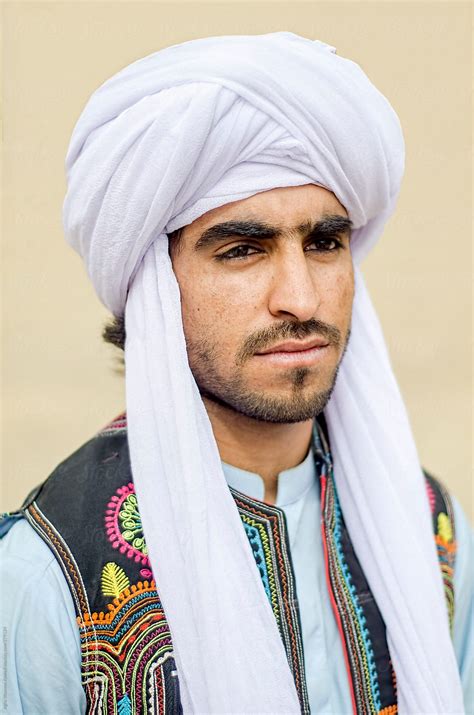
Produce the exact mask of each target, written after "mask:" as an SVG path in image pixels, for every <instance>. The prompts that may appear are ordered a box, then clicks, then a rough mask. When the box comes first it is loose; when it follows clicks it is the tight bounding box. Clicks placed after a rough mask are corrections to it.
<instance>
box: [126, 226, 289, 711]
mask: <svg viewBox="0 0 474 715" xmlns="http://www.w3.org/2000/svg"><path fill="white" fill-rule="evenodd" d="M167 247H168V241H167V239H166V236H164V237H163V240H158V241H156V242H155V243H154V244H153V246H152V247H151V248H150V250H149V251H148V252H147V254H146V256H145V258H144V260H143V261H142V263H141V266H140V269H139V276H137V279H136V280H135V281H134V283H133V285H132V286H131V289H130V293H129V296H128V301H127V310H126V329H127V340H126V363H125V364H126V390H127V412H128V417H129V420H128V423H129V428H128V438H129V445H130V456H131V464H132V472H133V475H134V482H135V489H136V493H137V499H138V504H139V509H140V514H141V517H142V521H143V526H144V531H145V533H146V535H147V544H148V546H149V550H150V561H151V565H152V569H153V573H154V576H155V578H156V581H157V587H158V590H159V594H160V598H161V600H162V603H163V607H164V610H165V613H166V617H167V620H168V623H169V625H170V631H171V637H172V639H175V641H176V642H177V643H179V649H177V650H175V658H176V661H177V667H178V672H179V682H180V694H181V698H182V703H183V708H184V712H185V713H219V714H221V713H299V712H300V706H299V701H298V696H297V693H296V689H295V685H294V682H293V679H292V675H291V671H290V669H289V667H288V661H287V658H286V654H285V650H284V647H283V643H282V640H281V637H280V634H279V632H278V627H277V623H276V619H275V617H274V615H273V612H272V609H271V606H270V603H269V601H268V599H267V596H266V593H265V590H264V588H263V586H262V582H261V578H260V575H259V572H258V569H257V566H256V564H255V559H254V557H253V554H252V551H251V548H250V545H249V542H248V539H247V536H246V534H245V531H244V528H243V525H242V522H241V519H240V516H239V513H238V510H237V508H236V505H235V502H234V500H233V498H232V495H231V493H230V491H229V488H228V485H227V482H226V481H225V477H224V475H223V472H222V466H221V462H220V458H219V453H218V451H217V446H216V442H215V439H214V436H213V433H212V429H211V425H210V422H209V418H208V416H207V413H206V410H205V408H204V405H203V402H202V400H201V397H200V395H199V392H198V390H197V387H196V385H195V382H194V379H193V376H192V374H191V371H190V370H189V368H188V362H187V354H186V346H185V341H184V334H183V329H182V321H181V315H180V297H179V289H178V285H177V283H176V278H175V275H174V273H173V270H172V268H171V262H170V259H169V256H168V250H167ZM158 277H159V280H158ZM216 505H219V508H218V509H216ZM190 682H191V683H192V687H191V688H190V687H189V683H190ZM262 682H265V684H266V686H267V687H265V688H262Z"/></svg>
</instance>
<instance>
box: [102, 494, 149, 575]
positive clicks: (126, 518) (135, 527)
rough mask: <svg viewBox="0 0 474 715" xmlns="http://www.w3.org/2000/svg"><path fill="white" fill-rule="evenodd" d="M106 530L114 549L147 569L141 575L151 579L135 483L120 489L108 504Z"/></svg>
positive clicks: (143, 569)
mask: <svg viewBox="0 0 474 715" xmlns="http://www.w3.org/2000/svg"><path fill="white" fill-rule="evenodd" d="M105 528H106V532H107V537H108V539H109V541H110V543H111V544H112V546H113V547H114V549H118V550H119V551H120V553H121V554H126V555H127V557H128V558H129V559H133V560H134V561H135V563H141V564H142V566H143V567H145V568H142V570H141V571H140V575H141V576H142V577H143V578H150V577H151V575H152V573H151V571H150V569H149V568H148V567H149V564H150V561H149V559H148V549H147V546H146V544H145V538H144V536H143V527H142V520H141V517H140V514H139V512H138V504H137V497H136V495H135V487H134V485H133V482H129V483H128V484H126V485H125V486H123V487H119V488H118V489H117V491H116V493H115V494H114V495H113V496H112V498H111V500H110V501H109V503H108V504H107V511H106V514H105Z"/></svg>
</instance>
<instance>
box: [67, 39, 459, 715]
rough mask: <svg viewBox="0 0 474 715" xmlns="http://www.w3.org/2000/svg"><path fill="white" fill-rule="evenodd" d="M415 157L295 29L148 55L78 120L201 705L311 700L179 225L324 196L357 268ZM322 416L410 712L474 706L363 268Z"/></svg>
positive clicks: (145, 461)
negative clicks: (322, 192) (212, 363)
mask: <svg viewBox="0 0 474 715" xmlns="http://www.w3.org/2000/svg"><path fill="white" fill-rule="evenodd" d="M403 166H404V146H403V137H402V133H401V129H400V126H399V122H398V119H397V116H396V114H395V112H394V111H393V109H392V108H391V106H390V104H389V103H388V101H387V100H386V99H385V98H384V97H383V96H382V95H381V94H380V93H379V92H378V90H377V89H376V88H375V87H374V86H373V85H372V84H371V83H370V81H369V80H368V79H367V77H366V76H365V74H364V73H363V72H362V70H361V69H360V68H359V67H358V66H357V65H356V64H354V63H353V62H350V61H349V60H346V59H344V58H341V57H338V56H337V55H336V54H335V51H334V48H331V47H329V46H328V45H325V44H324V43H321V42H318V41H314V42H313V41H311V40H308V39H305V38H302V37H298V36H297V35H294V34H292V33H286V32H279V33H272V34H268V35H260V36H229V37H217V38H206V39H202V40H194V41H191V42H186V43H183V44H181V45H176V46H173V47H170V48H167V49H165V50H162V51H160V52H157V53H155V54H153V55H150V56H148V57H145V58H144V59H142V60H139V61H137V62H135V63H133V64H132V65H130V66H129V67H126V68H125V69H123V70H122V71H121V72H119V73H118V74H117V75H115V76H114V77H112V78H111V79H110V80H108V81H107V82H106V83H105V84H104V85H102V87H100V88H99V89H98V90H97V91H96V92H95V93H94V94H93V95H92V97H91V99H90V100H89V103H88V104H87V106H86V108H85V110H84V112H83V113H82V115H81V117H80V119H79V121H78V123H77V125H76V127H75V130H74V133H73V136H72V139H71V144H70V147H69V151H68V154H67V158H66V169H67V175H68V192H67V195H66V199H65V203H64V227H65V232H66V237H67V239H68V241H69V242H70V243H71V245H72V246H73V247H74V248H75V249H76V250H77V251H78V252H79V253H80V254H81V256H82V257H83V259H84V262H85V265H86V268H87V270H88V273H89V276H90V278H91V280H92V282H93V284H94V286H95V289H96V291H97V293H98V295H99V297H100V298H101V300H102V301H103V303H104V304H105V305H106V306H107V307H108V308H109V309H110V310H111V311H112V312H113V313H114V314H116V315H119V314H123V312H124V311H125V317H126V327H127V340H126V350H125V359H126V395H127V398H126V399H127V412H128V420H129V444H130V453H131V463H132V471H133V476H134V482H135V486H136V490H137V496H138V501H139V505H140V512H141V515H142V520H143V526H144V533H145V537H146V540H147V544H148V548H149V551H150V560H151V564H152V568H153V572H154V574H155V576H156V579H157V582H158V583H159V587H160V594H161V597H162V601H163V606H164V609H165V611H166V613H167V616H168V621H169V624H170V628H171V634H172V638H173V642H174V646H175V653H176V659H177V667H178V671H179V676H180V687H181V694H182V700H183V707H184V711H185V712H198V713H256V712H259V713H295V712H299V704H298V699H297V695H296V691H295V687H294V684H293V680H292V677H291V673H290V670H289V667H288V664H287V661H286V657H285V653H284V649H283V646H282V642H281V639H280V636H279V633H278V630H277V626H276V622H275V619H274V617H273V614H272V612H271V609H270V605H269V603H268V601H267V598H266V595H265V592H264V589H263V588H262V584H261V581H260V577H259V575H258V571H257V569H256V567H255V563H254V561H253V556H252V554H251V551H250V546H249V544H248V541H247V538H246V536H245V534H244V530H243V529H242V525H241V522H240V518H239V516H238V512H237V510H236V508H235V504H234V502H233V500H232V498H231V496H230V494H229V491H228V488H227V485H226V482H225V478H224V476H223V474H222V467H221V464H220V460H219V454H218V450H217V446H216V443H215V439H214V437H213V433H212V429H211V425H210V422H209V419H208V416H207V413H206V410H205V408H204V405H203V402H202V400H201V398H200V395H199V392H198V390H197V387H196V384H195V382H194V379H193V376H192V374H191V371H190V369H189V365H188V361H187V354H186V348H185V341H184V335H183V328H182V320H181V314H180V297H179V288H178V285H177V282H176V279H175V276H174V273H173V270H172V266H171V262H170V259H169V256H168V246H167V240H166V233H168V232H170V231H172V230H174V229H176V228H178V227H180V226H183V225H185V224H188V223H190V222H191V221H193V220H194V219H195V218H197V217H199V216H201V215H202V214H203V213H205V212H207V211H209V210H210V209H212V208H215V207H217V206H221V205H223V204H226V203H228V202H231V201H235V200H237V199H241V198H245V197H247V196H251V195H252V194H255V193H257V192H259V191H265V190H269V189H273V188H276V187H278V186H296V185H303V184H308V183H314V184H318V185H321V186H324V187H326V188H328V189H329V190H331V191H333V192H334V194H335V195H336V196H337V198H338V199H339V201H340V202H341V203H342V204H343V205H344V206H345V208H346V210H347V212H348V214H349V217H350V218H351V219H352V221H353V224H354V226H355V230H354V232H353V238H352V245H353V255H354V259H355V261H356V262H357V263H358V262H359V261H360V260H361V258H362V257H363V256H364V255H365V254H366V253H367V252H368V251H369V250H370V248H371V247H372V245H373V244H374V243H375V241H376V240H377V239H378V237H379V235H380V233H381V231H382V230H383V226H384V224H385V222H386V220H387V219H388V217H389V216H390V214H391V213H392V212H393V209H394V206H395V202H396V200H397V196H398V192H399V188H400V182H401V178H402V174H403ZM325 414H326V416H327V420H328V426H329V430H330V438H331V446H332V451H333V456H334V461H335V478H336V482H337V486H338V490H339V493H340V498H341V503H342V508H343V510H344V516H345V519H346V521H347V524H348V528H349V531H350V534H351V538H352V540H353V543H354V546H355V549H356V552H357V553H358V555H359V558H360V561H361V564H362V567H363V569H364V572H365V574H366V576H367V578H368V581H369V583H370V586H371V588H372V591H373V593H374V595H375V598H376V600H377V603H378V605H379V608H380V610H381V612H382V616H383V618H384V620H385V623H386V625H387V631H388V641H389V647H390V652H391V655H392V659H393V664H394V667H395V671H396V673H397V678H398V689H399V710H400V713H402V715H403V714H404V713H443V714H445V713H461V712H462V711H463V707H462V697H461V689H460V683H459V676H458V672H457V667H456V662H455V658H454V653H453V649H452V645H451V640H450V635H449V628H448V623H447V618H446V612H445V605H444V602H443V590H442V583H441V578H440V573H439V567H438V564H437V559H436V554H435V547H434V543H433V537H432V530H431V526H430V523H429V519H430V515H429V510H428V505H427V499H426V495H425V493H424V482H423V477H422V474H421V470H420V466H419V460H418V457H417V453H416V448H415V445H414V441H413V437H412V434H411V429H410V425H409V422H408V419H407V416H406V413H405V409H404V405H403V402H402V399H401V397H400V394H399V392H398V388H397V385H396V381H395V379H394V376H393V373H392V370H391V367H390V363H389V360H388V357H387V353H386V349H385V344H384V339H383V336H382V332H381V329H380V326H379V324H378V321H377V318H376V316H375V313H374V311H373V308H372V306H371V303H370V299H369V297H368V295H367V292H366V290H365V287H364V284H363V280H362V277H361V275H360V273H359V272H358V271H357V275H356V295H355V301H354V309H353V322H352V338H351V342H350V346H349V348H348V351H347V353H346V356H345V358H344V361H343V365H342V367H341V369H340V373H339V377H338V380H337V384H336V388H335V390H334V393H333V397H332V398H331V401H330V403H329V405H328V407H327V409H326V412H325ZM428 604H429V606H428Z"/></svg>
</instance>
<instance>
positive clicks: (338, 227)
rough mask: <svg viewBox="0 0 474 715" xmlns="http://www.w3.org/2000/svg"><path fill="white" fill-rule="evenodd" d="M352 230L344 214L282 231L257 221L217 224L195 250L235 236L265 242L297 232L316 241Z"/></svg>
mask: <svg viewBox="0 0 474 715" xmlns="http://www.w3.org/2000/svg"><path fill="white" fill-rule="evenodd" d="M351 229H352V221H351V220H350V219H348V218H347V217H346V216H342V214H329V215H325V216H323V217H322V218H321V219H320V220H319V221H316V223H312V222H311V221H306V222H305V223H302V224H300V225H299V226H296V227H295V228H293V229H281V228H278V227H277V226H271V225H270V224H267V223H264V222H260V221H255V220H240V221H224V223H216V224H215V225H214V226H210V227H209V228H207V229H206V230H205V231H204V232H203V233H202V234H201V236H200V237H199V239H198V240H197V241H196V243H195V245H194V250H195V251H199V250H200V249H203V248H210V247H211V246H213V245H215V244H216V243H219V242H220V241H225V240H226V239H227V238H231V237H233V236H243V237H245V238H254V239H257V240H258V239H261V240H264V239H270V238H279V237H280V236H281V235H283V234H284V233H292V232H296V233H299V234H300V235H301V236H305V237H307V238H312V239H316V238H331V237H333V236H337V235H340V234H344V233H350V231H351Z"/></svg>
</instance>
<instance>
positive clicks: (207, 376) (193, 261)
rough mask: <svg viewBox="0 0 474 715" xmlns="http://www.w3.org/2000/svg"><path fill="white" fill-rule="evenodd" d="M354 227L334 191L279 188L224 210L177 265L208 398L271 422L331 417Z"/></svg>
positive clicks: (208, 217) (193, 234)
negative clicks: (325, 414)
mask: <svg viewBox="0 0 474 715" xmlns="http://www.w3.org/2000/svg"><path fill="white" fill-rule="evenodd" d="M349 238H350V221H349V219H348V218H347V212H346V211H345V209H344V207H343V206H342V205H341V204H340V203H339V201H338V200H337V198H336V197H335V196H334V194H332V193H331V192H329V191H327V190H326V189H323V188H321V187H319V186H315V185H306V186H298V187H289V188H280V189H273V190H271V191H266V192H263V193H260V194H256V195H254V196H251V197H250V198H248V199H243V200H241V201H235V202H233V203H230V204H226V205H224V206H221V207H219V208H217V209H213V210H212V211H209V212H208V213H206V214H204V215H203V216H201V217H200V218H199V219H197V220H196V221H194V222H193V223H191V224H189V225H188V226H186V227H185V228H184V229H183V232H182V235H181V239H180V243H179V245H178V247H177V248H176V249H174V248H173V246H171V259H172V264H173V269H174V272H175V274H176V277H177V280H178V283H179V287H180V291H181V305H182V316H183V326H184V334H185V338H186V345H187V350H188V357H189V364H190V367H191V370H192V372H193V375H194V377H195V380H196V382H197V384H198V387H199V389H200V391H201V394H202V396H203V397H204V398H205V399H207V400H212V401H213V402H217V403H218V404H220V405H225V406H227V407H229V408H231V409H232V410H235V411H237V412H239V413H242V414H244V415H247V416H248V417H252V418H254V419H258V420H264V421H266V422H279V423H290V422H300V421H303V420H308V419H310V418H312V417H314V416H315V415H316V414H318V413H319V412H320V411H321V410H322V409H323V408H324V406H325V404H326V402H327V400H328V399H329V396H330V394H331V391H332V388H333V385H334V381H335V379H336V374H337V368H338V366H339V363H340V361H341V359H342V356H343V354H344V350H345V347H346V344H347V340H348V338H349V331H350V320H351V309H352V300H353V295H354V274H353V266H352V257H351V253H350V245H349Z"/></svg>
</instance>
